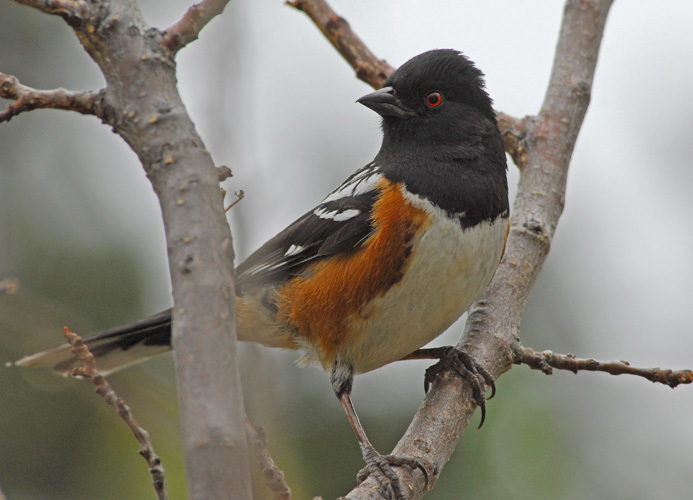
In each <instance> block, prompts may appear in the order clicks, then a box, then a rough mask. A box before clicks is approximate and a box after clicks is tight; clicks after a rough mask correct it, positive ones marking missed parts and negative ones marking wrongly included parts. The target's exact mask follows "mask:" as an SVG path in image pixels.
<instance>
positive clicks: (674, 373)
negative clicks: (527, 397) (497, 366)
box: [514, 347, 693, 388]
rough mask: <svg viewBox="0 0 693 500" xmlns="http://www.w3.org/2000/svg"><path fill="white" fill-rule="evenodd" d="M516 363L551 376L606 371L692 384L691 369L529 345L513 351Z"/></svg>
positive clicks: (653, 379) (676, 383) (654, 380)
mask: <svg viewBox="0 0 693 500" xmlns="http://www.w3.org/2000/svg"><path fill="white" fill-rule="evenodd" d="M514 363H515V364H518V365H519V364H524V365H527V366H529V367H530V368H531V369H533V370H541V371H542V372H544V373H546V374H547V375H551V373H552V372H553V370H552V368H556V369H558V370H569V371H571V372H573V373H577V372H578V371H581V370H584V371H590V372H605V373H610V374H611V375H637V376H638V377H643V378H646V379H647V380H649V381H650V382H654V383H659V384H665V385H668V386H669V387H671V388H674V387H676V386H678V385H680V384H690V383H693V371H691V370H671V369H668V368H667V369H661V368H636V367H634V366H631V365H630V363H628V361H597V360H595V359H591V358H590V359H581V358H576V357H575V356H573V355H572V354H557V353H555V352H553V351H543V352H537V351H535V350H534V349H530V348H529V347H522V348H521V349H520V350H518V351H517V352H516V353H515V356H514Z"/></svg>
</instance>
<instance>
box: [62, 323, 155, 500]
mask: <svg viewBox="0 0 693 500" xmlns="http://www.w3.org/2000/svg"><path fill="white" fill-rule="evenodd" d="M64 333H65V340H66V341H67V343H68V344H70V345H71V346H72V353H73V354H76V355H77V356H79V358H80V361H81V366H79V367H77V368H75V369H74V370H73V372H72V376H73V377H84V378H88V379H89V380H91V383H92V384H94V387H96V393H97V394H98V395H99V396H101V397H102V398H103V399H104V400H105V401H106V403H108V404H109V405H111V406H112V407H114V408H115V409H116V410H117V411H118V415H120V418H122V419H123V420H124V421H125V423H126V424H127V426H128V427H129V428H130V430H131V431H132V433H133V434H134V435H135V438H136V439H137V442H138V443H140V452H139V453H140V455H142V456H143V457H144V459H145V460H146V461H147V464H149V473H150V474H151V475H152V483H153V485H154V491H156V496H157V498H158V499H159V500H166V498H167V496H166V488H165V485H164V468H163V466H162V465H161V459H160V458H159V457H158V455H157V454H156V453H155V452H154V446H153V445H152V441H151V439H150V438H149V433H148V432H147V431H146V430H145V429H143V428H142V427H140V425H139V424H138V423H137V420H135V417H134V416H133V415H132V412H131V411H130V407H128V405H127V404H125V401H123V398H121V397H119V396H118V394H116V392H115V391H114V390H113V388H112V387H111V385H110V384H109V383H108V382H107V381H106V379H105V378H104V377H103V375H101V374H100V373H99V372H98V370H97V369H96V362H95V360H94V355H93V354H92V353H91V352H89V348H88V347H87V345H86V344H85V343H84V341H83V340H82V337H80V336H79V335H77V334H76V333H72V332H71V331H70V330H69V329H68V328H67V327H65V332H64Z"/></svg>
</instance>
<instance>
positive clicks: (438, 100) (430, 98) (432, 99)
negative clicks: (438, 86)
mask: <svg viewBox="0 0 693 500" xmlns="http://www.w3.org/2000/svg"><path fill="white" fill-rule="evenodd" d="M426 104H428V106H429V107H431V108H437V107H438V106H440V105H441V104H443V94H441V93H440V92H431V93H430V94H428V95H427V96H426Z"/></svg>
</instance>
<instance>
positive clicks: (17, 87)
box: [0, 73, 102, 123]
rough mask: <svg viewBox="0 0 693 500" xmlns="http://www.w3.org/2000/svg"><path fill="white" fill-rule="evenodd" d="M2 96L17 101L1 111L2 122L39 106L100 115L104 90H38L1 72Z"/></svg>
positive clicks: (0, 93)
mask: <svg viewBox="0 0 693 500" xmlns="http://www.w3.org/2000/svg"><path fill="white" fill-rule="evenodd" d="M0 97H2V98H4V99H11V100H13V101H15V102H14V103H12V104H10V105H8V106H7V108H5V110H4V111H0V123H1V122H7V121H10V120H11V119H12V117H13V116H17V115H18V114H20V113H23V112H24V111H31V110H33V109H37V108H51V109H64V110H68V111H76V112H78V113H82V114H83V115H96V116H100V105H99V103H100V99H101V97H102V92H75V91H70V90H65V89H53V90H36V89H33V88H31V87H27V86H26V85H22V84H21V83H19V80H18V79H17V77H16V76H12V75H6V74H4V73H0Z"/></svg>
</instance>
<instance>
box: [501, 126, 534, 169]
mask: <svg viewBox="0 0 693 500" xmlns="http://www.w3.org/2000/svg"><path fill="white" fill-rule="evenodd" d="M496 119H497V120H498V128H499V129H500V131H501V135H502V137H503V144H504V145H505V150H506V151H507V152H508V154H509V155H510V157H511V158H512V159H513V161H514V162H515V165H517V167H518V168H519V169H520V170H522V169H523V168H525V165H527V152H526V151H525V149H524V147H523V146H522V141H523V140H524V139H525V137H526V135H527V126H528V123H527V120H525V119H518V118H514V117H512V116H510V115H506V114H505V113H498V114H497V115H496Z"/></svg>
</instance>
